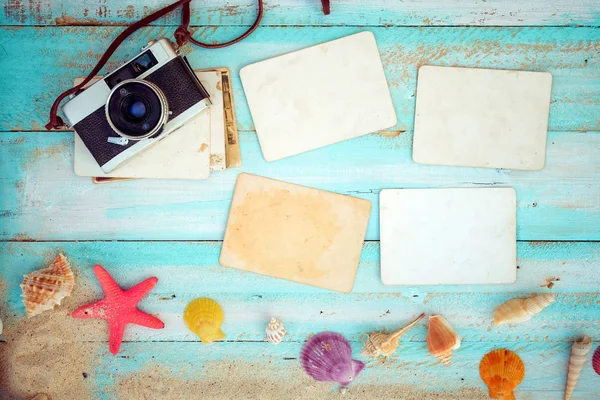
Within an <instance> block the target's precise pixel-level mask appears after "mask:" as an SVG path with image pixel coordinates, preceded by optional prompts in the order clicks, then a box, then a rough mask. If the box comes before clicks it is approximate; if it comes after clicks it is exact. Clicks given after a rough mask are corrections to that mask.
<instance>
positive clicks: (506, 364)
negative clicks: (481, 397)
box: [479, 349, 525, 400]
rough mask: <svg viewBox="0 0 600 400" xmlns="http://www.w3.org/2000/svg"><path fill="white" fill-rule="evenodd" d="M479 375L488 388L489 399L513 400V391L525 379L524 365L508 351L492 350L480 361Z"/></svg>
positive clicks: (514, 354)
mask: <svg viewBox="0 0 600 400" xmlns="http://www.w3.org/2000/svg"><path fill="white" fill-rule="evenodd" d="M479 375H481V379H483V381H484V382H485V384H486V385H487V386H488V389H489V390H490V398H491V399H499V400H515V394H514V392H513V391H514V390H515V388H516V387H517V386H519V384H520V383H521V382H522V381H523V378H524V377H525V365H524V364H523V361H521V358H520V357H519V356H518V355H517V354H516V353H514V352H512V351H510V350H506V349H500V350H494V351H492V352H490V353H488V354H486V355H485V356H483V358H482V359H481V363H480V364H479Z"/></svg>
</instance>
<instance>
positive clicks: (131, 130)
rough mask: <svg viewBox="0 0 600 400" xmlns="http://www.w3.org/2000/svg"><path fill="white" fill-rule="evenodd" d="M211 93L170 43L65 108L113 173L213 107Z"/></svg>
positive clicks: (154, 46)
mask: <svg viewBox="0 0 600 400" xmlns="http://www.w3.org/2000/svg"><path fill="white" fill-rule="evenodd" d="M210 104H211V103H210V99H209V95H208V92H207V91H206V89H204V87H203V86H202V84H201V83H200V81H199V80H198V78H197V77H196V75H195V74H194V72H193V71H192V69H191V68H190V66H189V64H188V63H187V60H186V59H185V58H183V57H181V56H179V55H178V54H177V52H176V51H175V49H174V48H173V46H172V45H171V43H170V42H169V41H168V40H167V39H164V38H163V39H159V40H157V41H152V42H150V43H148V45H147V46H145V47H144V48H142V51H141V53H140V54H138V55H137V56H136V57H134V58H133V59H131V60H130V61H128V62H126V63H124V64H123V65H122V66H121V67H119V68H118V69H116V70H115V71H113V72H111V73H110V74H108V75H106V76H105V77H103V78H102V79H100V80H98V81H97V82H96V83H94V84H93V85H91V86H89V87H88V88H86V89H83V90H82V91H79V92H77V93H75V94H74V95H72V96H71V99H70V100H69V102H67V103H66V104H65V105H64V107H63V109H62V110H63V113H64V114H65V116H66V117H67V119H68V120H69V122H70V124H71V126H72V127H73V129H74V130H75V133H76V134H77V135H79V137H80V138H81V140H82V142H83V143H84V144H85V146H86V147H87V149H88V150H89V151H90V153H91V154H92V156H93V157H94V159H95V160H96V162H98V165H100V167H101V168H102V170H103V171H104V172H107V173H108V172H111V171H112V170H114V169H115V168H117V167H118V166H119V165H120V164H122V163H123V162H125V161H126V160H128V159H129V158H131V157H133V156H134V155H136V154H137V153H139V152H141V151H142V150H144V149H146V148H148V147H149V146H151V145H153V144H155V143H157V142H158V141H160V140H161V139H163V138H164V137H166V136H167V135H168V134H170V133H171V132H173V131H174V130H176V129H177V128H179V127H181V126H182V125H183V124H184V123H185V122H186V121H189V120H190V119H191V118H193V117H195V116H196V115H198V114H199V113H200V112H202V111H203V110H204V109H206V108H207V107H209V106H210Z"/></svg>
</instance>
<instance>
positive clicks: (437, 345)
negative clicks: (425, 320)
mask: <svg viewBox="0 0 600 400" xmlns="http://www.w3.org/2000/svg"><path fill="white" fill-rule="evenodd" d="M426 341H427V349H428V350H429V352H430V353H431V354H432V355H434V356H435V357H436V358H437V359H438V360H440V362H441V363H442V364H444V365H445V366H446V367H449V366H450V359H451V358H452V352H453V351H454V350H456V349H458V348H459V347H460V337H459V336H458V333H456V331H455V330H454V328H452V326H451V325H450V323H448V321H446V319H445V318H444V317H442V316H441V315H433V316H431V317H429V330H428V332H427V339H426Z"/></svg>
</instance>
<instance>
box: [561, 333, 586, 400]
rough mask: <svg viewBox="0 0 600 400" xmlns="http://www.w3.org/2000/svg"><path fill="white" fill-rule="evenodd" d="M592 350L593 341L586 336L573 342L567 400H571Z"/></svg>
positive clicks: (566, 390)
mask: <svg viewBox="0 0 600 400" xmlns="http://www.w3.org/2000/svg"><path fill="white" fill-rule="evenodd" d="M591 349H592V339H591V338H590V337H589V336H584V337H583V338H581V340H577V341H576V342H573V347H572V348H571V358H570V359H569V373H568V375H567V385H566V386H565V400H570V399H571V396H572V395H573V391H574V390H575V385H577V381H578V380H579V375H581V370H582V369H583V365H584V364H585V361H586V360H587V358H588V356H587V355H588V353H589V352H590V350H591Z"/></svg>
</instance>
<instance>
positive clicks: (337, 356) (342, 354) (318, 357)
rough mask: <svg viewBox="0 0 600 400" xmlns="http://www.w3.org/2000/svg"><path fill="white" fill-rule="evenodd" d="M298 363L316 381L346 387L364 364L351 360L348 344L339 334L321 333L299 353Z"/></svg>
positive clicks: (309, 341) (350, 350) (310, 340)
mask: <svg viewBox="0 0 600 400" xmlns="http://www.w3.org/2000/svg"><path fill="white" fill-rule="evenodd" d="M300 363H301V364H302V368H304V370H305V371H306V373H307V374H308V375H310V376H311V377H313V378H314V379H315V380H317V381H326V382H337V383H339V384H340V385H342V386H348V385H349V384H350V383H351V382H352V380H354V378H355V377H356V376H357V375H358V374H359V372H360V371H362V370H363V368H364V367H365V364H363V363H362V362H361V361H357V360H353V359H352V348H351V347H350V343H348V341H347V340H346V339H345V338H344V337H343V336H342V335H340V334H339V333H335V332H321V333H317V334H316V335H315V336H313V337H311V338H310V339H309V340H308V341H307V342H306V344H305V345H304V347H303V348H302V351H301V352H300Z"/></svg>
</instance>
